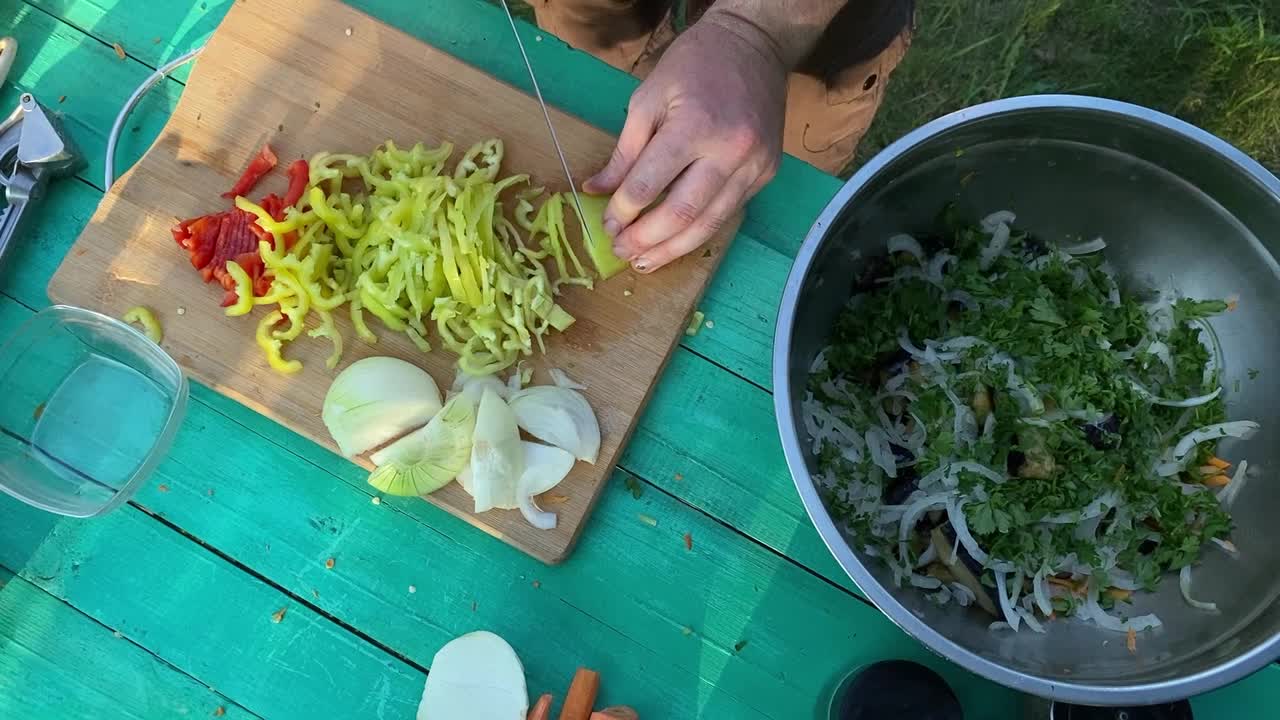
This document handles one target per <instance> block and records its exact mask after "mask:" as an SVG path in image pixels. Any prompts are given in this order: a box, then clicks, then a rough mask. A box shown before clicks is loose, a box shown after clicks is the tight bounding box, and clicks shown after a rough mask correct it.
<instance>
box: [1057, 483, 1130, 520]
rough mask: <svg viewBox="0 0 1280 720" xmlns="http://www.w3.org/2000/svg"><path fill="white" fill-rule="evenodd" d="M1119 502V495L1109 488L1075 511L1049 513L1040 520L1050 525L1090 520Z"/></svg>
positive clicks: (1104, 513)
mask: <svg viewBox="0 0 1280 720" xmlns="http://www.w3.org/2000/svg"><path fill="white" fill-rule="evenodd" d="M1119 502H1120V496H1119V494H1118V493H1116V492H1115V491H1114V490H1110V491H1107V492H1104V493H1102V494H1101V495H1099V496H1098V497H1097V498H1096V499H1095V500H1094V501H1093V502H1091V503H1089V504H1088V505H1086V506H1084V508H1083V509H1081V510H1079V511H1076V512H1064V513H1058V514H1057V515H1049V516H1047V517H1044V518H1042V519H1041V520H1040V522H1042V523H1049V524H1050V525H1071V524H1074V523H1078V522H1081V521H1084V520H1092V519H1094V518H1100V517H1102V516H1103V515H1106V514H1107V512H1108V511H1110V510H1111V508H1113V507H1115V506H1116V505H1117V504H1119Z"/></svg>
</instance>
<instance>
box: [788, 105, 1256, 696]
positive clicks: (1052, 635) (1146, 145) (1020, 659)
mask: <svg viewBox="0 0 1280 720" xmlns="http://www.w3.org/2000/svg"><path fill="white" fill-rule="evenodd" d="M951 201H954V202H956V203H958V205H959V207H960V209H961V210H962V211H964V212H965V213H966V214H967V215H968V216H970V217H973V218H975V219H976V218H979V217H982V216H983V215H986V214H987V213H989V212H992V211H994V210H1000V209H1009V210H1013V211H1014V212H1016V213H1017V216H1018V219H1017V225H1018V226H1019V227H1021V228H1025V229H1027V230H1029V231H1031V232H1032V233H1033V234H1035V235H1038V236H1040V237H1042V238H1048V239H1053V240H1065V239H1067V238H1068V237H1070V238H1078V237H1081V236H1082V237H1084V238H1086V239H1087V238H1092V237H1095V236H1098V235H1101V236H1102V237H1103V238H1105V239H1106V240H1107V242H1108V243H1109V247H1108V249H1107V251H1106V252H1107V256H1108V257H1109V258H1110V259H1111V260H1112V262H1113V263H1114V264H1115V265H1116V266H1117V267H1118V268H1119V269H1120V270H1121V272H1122V274H1123V275H1125V276H1126V277H1127V278H1129V279H1131V280H1132V281H1137V280H1151V279H1156V278H1166V277H1168V276H1172V277H1173V278H1174V281H1175V286H1176V287H1177V288H1178V289H1179V290H1181V291H1182V292H1183V293H1184V294H1187V295H1190V296H1199V297H1205V298H1217V297H1226V296H1228V295H1233V294H1235V295H1239V297H1240V306H1239V309H1238V310H1237V311H1235V312H1232V313H1229V314H1227V315H1225V316H1223V317H1221V318H1218V319H1216V320H1215V321H1214V327H1215V328H1216V329H1217V331H1218V333H1219V336H1220V338H1221V341H1222V347H1223V353H1224V356H1225V361H1226V364H1225V383H1224V384H1225V387H1226V388H1227V391H1228V393H1227V397H1228V415H1229V416H1230V417H1231V418H1232V419H1245V418H1249V419H1254V420H1257V421H1259V422H1261V423H1262V425H1263V429H1262V431H1261V432H1260V433H1259V434H1258V435H1257V436H1255V437H1254V438H1253V439H1252V440H1250V441H1248V442H1247V443H1244V444H1243V445H1242V446H1240V447H1239V448H1238V450H1235V451H1233V455H1234V456H1236V457H1247V458H1248V459H1249V462H1250V465H1251V466H1253V467H1256V468H1257V469H1258V476H1257V477H1256V478H1255V479H1254V480H1252V481H1251V483H1250V484H1249V485H1246V486H1245V488H1244V490H1243V492H1242V493H1241V494H1240V496H1239V497H1238V498H1237V501H1236V503H1235V505H1234V519H1235V522H1236V529H1235V532H1234V534H1233V536H1232V539H1233V540H1234V542H1235V544H1236V545H1237V546H1239V548H1240V555H1239V557H1238V558H1231V557H1229V556H1227V555H1226V554H1225V553H1223V552H1220V551H1218V550H1216V549H1208V550H1206V551H1205V553H1204V556H1203V558H1202V561H1201V562H1200V563H1199V564H1197V565H1196V566H1195V571H1194V577H1195V585H1194V587H1195V592H1196V594H1197V595H1198V596H1199V597H1200V598H1201V599H1205V600H1212V601H1215V602H1217V604H1218V607H1219V608H1220V612H1219V613H1216V614H1211V613H1205V612H1202V611H1199V610H1195V609H1193V608H1191V607H1189V606H1188V605H1186V603H1185V602H1183V600H1182V597H1181V595H1180V594H1179V591H1178V582H1177V577H1176V575H1174V576H1171V577H1169V578H1166V580H1165V581H1164V582H1163V583H1161V586H1160V589H1159V592H1157V593H1154V594H1142V595H1140V596H1137V599H1136V602H1135V610H1134V611H1133V613H1134V614H1138V613H1146V612H1156V613H1158V614H1159V615H1160V617H1161V618H1162V619H1163V620H1164V627H1163V628H1160V629H1157V630H1154V631H1148V632H1145V633H1142V634H1141V635H1140V637H1139V642H1138V650H1137V653H1136V654H1131V653H1130V652H1129V651H1128V649H1127V648H1126V647H1125V636H1124V635H1122V634H1116V633H1113V632H1108V631H1106V630H1102V629H1101V628H1098V627H1097V626H1095V625H1092V624H1085V623H1083V622H1082V621H1079V620H1065V621H1055V622H1052V623H1048V624H1047V625H1048V632H1047V633H1046V634H1044V635H1038V634H1035V633H1032V632H1020V633H1016V634H1014V633H1010V632H1008V631H1005V632H999V633H992V632H989V631H988V630H987V625H988V623H989V622H990V621H991V618H990V617H988V616H984V615H983V614H982V613H981V611H979V610H976V609H966V608H961V607H958V606H955V605H954V604H953V605H948V606H944V607H938V606H935V605H933V604H931V603H929V602H928V601H927V600H926V599H925V597H924V595H923V593H921V592H920V591H918V590H916V589H914V588H911V587H904V588H896V587H894V584H893V580H892V576H891V574H890V572H889V570H888V569H887V568H886V567H885V566H884V565H883V564H882V563H880V562H879V561H877V560H876V559H875V558H872V557H869V556H867V555H865V554H863V553H862V552H861V551H860V549H859V548H857V547H856V546H853V545H851V544H850V542H851V538H850V537H849V536H847V535H846V534H845V533H844V532H843V531H842V529H841V528H840V527H838V526H837V524H836V523H835V522H834V521H833V520H832V517H831V515H830V513H829V512H828V510H827V508H826V507H825V506H824V505H823V501H822V500H821V499H820V497H819V495H818V492H817V490H816V488H815V486H814V482H813V479H812V477H811V474H812V473H813V472H814V469H815V468H814V456H813V454H812V453H811V452H810V451H809V447H810V440H809V437H808V435H807V433H805V432H804V430H803V427H804V425H803V423H802V422H801V419H800V403H801V401H802V400H803V399H804V393H805V388H806V384H807V376H808V369H809V367H810V365H811V363H812V361H813V359H814V356H815V355H816V354H817V353H818V351H819V350H820V349H821V348H822V347H823V346H824V345H826V343H827V341H828V337H829V334H830V329H831V327H832V326H833V323H834V320H835V318H836V315H837V314H838V313H839V312H840V310H841V308H842V307H843V306H844V304H845V302H846V301H847V300H848V298H849V295H850V292H851V287H852V279H853V278H854V277H855V274H856V272H855V271H856V268H857V266H858V263H859V262H860V261H859V259H858V258H859V256H861V257H866V256H868V255H879V254H883V253H884V245H885V240H886V238H888V237H889V236H890V235H892V234H894V233H898V232H908V233H919V234H923V233H925V232H927V231H929V230H930V229H932V226H933V223H934V219H935V218H936V217H937V216H938V213H939V210H940V209H941V208H942V207H943V206H944V205H945V204H946V203H948V202H951ZM1278 248H1280V180H1277V178H1276V177H1275V176H1273V175H1271V174H1270V173H1268V172H1267V171H1266V170H1265V169H1263V168H1262V167H1261V166H1260V165H1258V164H1257V163H1256V162H1254V161H1253V160H1250V159H1249V158H1248V157H1247V156H1245V155H1244V154H1243V153H1241V152H1240V151H1238V150H1236V149H1235V148H1233V147H1231V146H1230V145H1228V144H1227V143H1225V142H1223V141H1221V140H1219V139H1217V138H1215V137H1213V136H1212V135H1209V134H1208V133H1206V132H1203V131H1201V130H1199V129H1197V128H1195V127H1192V126H1190V125H1187V124H1186V123H1183V122H1181V121H1179V120H1176V119H1174V118H1171V117H1168V116H1166V115H1162V114H1160V113H1157V112H1154V111H1151V110H1147V109H1144V108H1140V107H1136V106H1133V105H1127V104H1124V103H1118V102H1112V101H1108V100H1099V99H1094V98H1087V97H1074V96H1036V97H1022V98H1015V99H1010V100H1001V101H997V102H993V103H988V104H985V105H980V106H977V107H974V108H971V109H968V110H963V111H961V112H957V113H955V114H952V115H948V116H946V117H943V118H941V119H939V120H936V121H934V122H931V123H929V124H928V125H925V126H924V127H922V128H920V129H919V130H916V131H915V132H912V133H911V134H909V135H907V136H906V137H904V138H902V139H901V140H899V141H898V142H896V143H894V144H893V145H891V146H890V147H889V148H887V149H886V150H885V151H884V152H882V153H880V154H879V155H877V156H876V157H875V158H874V159H873V160H872V161H871V162H870V163H868V164H867V165H866V166H865V167H863V168H862V169H861V170H859V171H858V173H857V174H856V175H854V176H853V178H851V179H850V180H849V182H848V183H846V184H845V186H844V187H843V188H842V189H841V190H840V192H839V193H838V194H837V195H836V196H835V198H834V199H832V201H831V203H830V204H829V205H827V208H826V209H825V210H824V211H823V213H822V215H821V216H820V217H819V218H818V221H817V222H816V223H815V224H814V226H813V229H812V230H811V231H810V232H809V236H808V237H807V238H806V239H805V242H804V245H803V247H802V248H801V249H800V253H799V255H798V257H797V258H796V262H795V266H794V267H793V268H792V271H791V276H790V278H789V279H788V281H787V286H786V289H785V292H784V294H783V298H782V307H781V312H780V315H779V318H778V328H777V335H776V338H775V343H774V358H773V368H774V370H773V375H774V377H773V380H774V388H775V396H774V397H775V405H776V411H777V416H778V425H779V429H780V432H781V434H782V444H783V448H784V449H785V452H786V457H787V463H788V465H789V466H790V468H791V474H792V476H793V477H794V479H795V483H796V488H797V489H798V490H799V492H800V497H801V499H802V500H803V501H804V504H805V507H806V508H807V509H808V512H809V516H810V518H811V519H812V520H813V522H814V524H815V525H816V526H817V528H818V532H819V533H820V534H821V535H822V538H823V539H824V540H825V541H826V543H827V546H828V547H829V548H830V549H831V552H832V553H833V554H834V555H835V557H836V560H837V561H839V563H840V565H841V566H843V567H844V569H845V571H846V572H848V573H849V576H850V577H851V578H852V579H853V581H854V582H856V583H857V584H858V587H860V588H861V589H862V591H863V592H865V593H866V595H867V597H868V598H870V599H871V601H872V602H874V603H875V604H876V606H877V607H879V608H880V609H881V610H882V611H883V612H884V613H885V614H886V615H888V616H889V617H890V618H891V619H892V620H893V621H894V622H896V623H897V624H898V625H899V626H901V627H902V628H903V629H904V630H906V631H907V632H908V633H910V634H911V635H913V636H914V637H916V638H917V639H918V640H920V641H921V642H923V643H924V644H925V645H926V646H928V647H930V648H932V649H933V650H934V651H936V652H938V653H940V654H942V655H943V656H945V657H946V658H948V659H949V660H951V661H953V662H955V663H958V664H959V665H961V666H963V667H965V668H968V669H969V670H972V671H973V672H976V673H978V674H979V675H982V676H984V677H987V678H990V679H991V680H994V681H996V682H999V683H1001V684H1003V685H1006V686H1009V687H1011V688H1015V689H1017V690H1022V691H1025V692H1029V693H1033V694H1036V695H1040V696H1043V697H1048V698H1053V699H1057V700H1064V701H1069V702H1078V703H1085V704H1092V705H1130V704H1135V705H1136V704H1149V703H1155V702H1161V701H1168V700H1172V699H1178V698H1183V697H1188V696H1191V695H1195V694H1198V693H1202V692H1205V691H1208V690H1211V689H1214V688H1217V687H1220V686H1222V685H1225V684H1227V683H1230V682H1232V681H1234V680H1237V679H1239V678H1241V677H1243V676H1245V675H1247V674H1248V673H1251V672H1253V671H1255V670H1257V669H1258V668H1260V667H1262V666H1264V665H1265V664H1267V663H1269V662H1271V661H1273V660H1275V659H1277V657H1280V603H1277V602H1275V599H1276V597H1277V595H1280V490H1277V489H1276V484H1275V480H1276V478H1274V477H1272V473H1273V470H1274V469H1275V468H1276V466H1277V461H1278V460H1280V405H1278V404H1277V402H1276V401H1277V398H1278V397H1280V394H1278V393H1277V390H1280V363H1278V362H1277V359H1280V319H1278V316H1280V266H1277V263H1276V259H1275V254H1276V251H1277V249H1278ZM855 251H858V252H855ZM1252 369H1257V370H1259V371H1260V373H1256V378H1254V379H1251V375H1255V373H1253V372H1251V370H1252ZM1237 382H1238V383H1239V386H1238V389H1237V386H1236V383H1237Z"/></svg>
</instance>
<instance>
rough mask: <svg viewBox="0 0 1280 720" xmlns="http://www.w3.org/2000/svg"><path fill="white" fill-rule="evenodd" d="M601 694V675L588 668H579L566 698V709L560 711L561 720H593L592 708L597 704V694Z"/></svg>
mask: <svg viewBox="0 0 1280 720" xmlns="http://www.w3.org/2000/svg"><path fill="white" fill-rule="evenodd" d="M599 692H600V673H598V672H596V671H595V670H588V669H587V668H578V672H577V674H575V675H574V676H573V684H572V685H570V686H569V692H568V694H567V695H565V696H564V707H563V708H561V709H560V720H591V708H593V707H594V706H595V704H596V694H597V693H599Z"/></svg>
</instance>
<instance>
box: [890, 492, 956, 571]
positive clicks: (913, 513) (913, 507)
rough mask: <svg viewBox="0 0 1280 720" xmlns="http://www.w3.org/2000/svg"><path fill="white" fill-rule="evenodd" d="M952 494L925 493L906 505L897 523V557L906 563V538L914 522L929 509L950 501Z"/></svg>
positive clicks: (938, 507) (945, 504)
mask: <svg viewBox="0 0 1280 720" xmlns="http://www.w3.org/2000/svg"><path fill="white" fill-rule="evenodd" d="M952 497H953V494H952V493H950V492H945V493H938V494H935V495H926V496H924V497H922V498H920V499H919V500H916V501H915V502H913V503H911V504H910V505H908V506H907V509H906V510H905V511H903V513H902V520H900V521H899V524H898V558H899V559H900V560H901V561H902V562H903V563H904V564H906V563H907V562H908V560H907V539H908V538H910V537H911V531H912V530H914V529H915V527H916V522H918V521H919V520H920V516H921V515H923V514H925V513H927V512H929V511H930V510H941V509H942V508H944V507H946V506H947V503H948V502H950V500H951V498H952Z"/></svg>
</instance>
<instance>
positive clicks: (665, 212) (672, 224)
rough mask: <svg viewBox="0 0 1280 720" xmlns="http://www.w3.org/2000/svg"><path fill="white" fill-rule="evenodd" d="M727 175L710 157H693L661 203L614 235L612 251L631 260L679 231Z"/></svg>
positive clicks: (723, 181)
mask: <svg viewBox="0 0 1280 720" xmlns="http://www.w3.org/2000/svg"><path fill="white" fill-rule="evenodd" d="M728 176H729V173H728V172H726V171H724V170H722V169H720V167H719V166H717V165H716V164H715V163H714V162H713V161H711V160H708V159H705V158H704V159H701V160H696V161H694V163H693V164H692V165H690V166H689V167H688V168H686V169H685V171H684V172H683V173H682V174H681V175H680V177H679V178H678V179H677V180H676V181H675V183H674V184H673V185H672V186H671V191H670V192H669V193H668V195H667V197H666V199H665V200H663V201H662V204H660V205H658V206H657V207H655V208H653V209H651V210H649V211H647V212H645V214H644V215H643V216H642V217H641V218H640V219H639V220H637V221H636V222H635V223H633V224H631V225H629V226H628V227H627V228H626V229H625V230H623V231H622V233H621V234H620V235H618V236H617V237H616V238H615V239H614V243H613V253H614V254H615V255H617V256H618V257H620V258H622V259H624V260H630V259H632V258H636V257H639V256H640V255H641V254H643V253H644V252H645V251H647V250H649V249H650V248H652V247H653V246H655V245H657V244H659V243H661V242H662V241H664V240H666V239H668V238H672V237H675V236H676V235H678V234H679V233H680V232H681V231H683V230H684V229H685V228H687V227H689V226H690V225H692V224H693V223H694V222H696V221H697V219H698V216H700V215H702V212H703V210H704V209H706V207H707V205H708V204H709V203H710V202H711V201H712V200H713V199H714V198H715V197H716V195H717V194H718V193H719V192H720V191H721V189H722V188H724V186H725V180H726V179H727V178H728Z"/></svg>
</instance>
